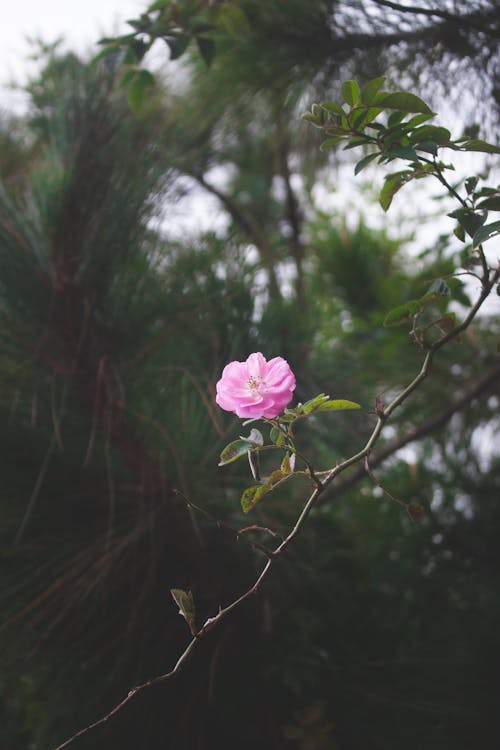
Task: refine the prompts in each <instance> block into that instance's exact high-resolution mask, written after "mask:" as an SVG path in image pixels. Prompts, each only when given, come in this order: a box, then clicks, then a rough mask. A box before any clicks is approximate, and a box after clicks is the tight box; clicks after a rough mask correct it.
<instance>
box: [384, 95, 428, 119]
mask: <svg viewBox="0 0 500 750" xmlns="http://www.w3.org/2000/svg"><path fill="white" fill-rule="evenodd" d="M376 104H377V105H379V106H380V107H385V108H386V109H399V110H400V111H401V112H421V113H422V114H426V115H427V114H429V115H432V114H434V113H433V112H432V110H431V109H430V108H429V107H428V106H427V104H426V103H425V102H424V101H422V99H420V98H419V97H418V96H415V94H410V93H409V92H407V91H395V92H394V93H392V94H386V95H385V96H383V97H381V98H380V99H379V98H377V101H376Z"/></svg>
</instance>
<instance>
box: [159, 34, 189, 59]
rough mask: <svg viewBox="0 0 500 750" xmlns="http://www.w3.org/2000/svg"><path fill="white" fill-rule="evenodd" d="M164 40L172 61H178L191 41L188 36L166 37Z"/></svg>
mask: <svg viewBox="0 0 500 750" xmlns="http://www.w3.org/2000/svg"><path fill="white" fill-rule="evenodd" d="M163 40H164V41H165V42H166V44H168V46H169V49H170V59H171V60H177V59H178V58H179V57H181V55H183V54H184V52H185V51H186V49H187V48H188V46H189V42H190V41H191V40H190V38H189V37H188V35H187V34H176V35H175V36H164V37H163Z"/></svg>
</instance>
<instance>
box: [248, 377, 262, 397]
mask: <svg viewBox="0 0 500 750" xmlns="http://www.w3.org/2000/svg"><path fill="white" fill-rule="evenodd" d="M263 383H264V380H263V378H261V377H260V376H258V375H257V376H253V375H252V377H251V378H250V379H249V380H248V383H247V387H248V388H249V389H250V390H251V391H253V392H254V393H258V392H259V389H260V387H261V385H262V384H263Z"/></svg>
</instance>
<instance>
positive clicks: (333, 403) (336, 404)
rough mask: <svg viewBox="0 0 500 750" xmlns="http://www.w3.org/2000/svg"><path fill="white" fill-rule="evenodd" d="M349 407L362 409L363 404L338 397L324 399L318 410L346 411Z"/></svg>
mask: <svg viewBox="0 0 500 750" xmlns="http://www.w3.org/2000/svg"><path fill="white" fill-rule="evenodd" d="M347 409H361V406H360V405H359V404H356V403H355V402H354V401H346V399H341V398H337V399H331V400H328V401H324V402H323V403H322V404H321V405H320V406H319V407H318V408H317V409H316V411H346V410H347Z"/></svg>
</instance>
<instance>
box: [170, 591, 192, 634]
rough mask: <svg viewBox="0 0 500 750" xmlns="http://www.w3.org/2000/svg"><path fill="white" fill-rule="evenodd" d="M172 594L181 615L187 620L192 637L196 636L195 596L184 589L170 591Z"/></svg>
mask: <svg viewBox="0 0 500 750" xmlns="http://www.w3.org/2000/svg"><path fill="white" fill-rule="evenodd" d="M170 593H171V594H172V598H173V600H174V602H175V603H176V604H177V606H178V607H179V614H180V615H181V616H182V617H183V618H184V619H185V620H186V622H187V625H188V627H189V630H190V632H191V635H196V609H195V606H194V599H193V594H192V593H191V591H183V589H170Z"/></svg>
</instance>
